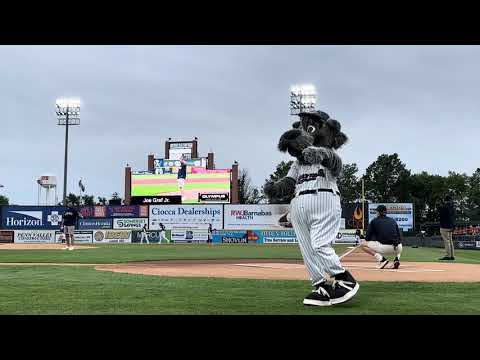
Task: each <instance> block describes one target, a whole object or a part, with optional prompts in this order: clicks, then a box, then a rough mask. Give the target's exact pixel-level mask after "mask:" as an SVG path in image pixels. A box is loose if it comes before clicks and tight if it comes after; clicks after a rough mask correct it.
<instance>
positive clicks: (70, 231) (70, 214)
mask: <svg viewBox="0 0 480 360" xmlns="http://www.w3.org/2000/svg"><path fill="white" fill-rule="evenodd" d="M79 218H83V216H82V214H80V213H79V212H78V210H77V209H76V208H75V207H73V204H71V203H68V204H67V209H66V210H65V213H64V214H63V217H62V224H61V228H63V233H64V234H65V240H66V242H67V246H66V247H65V250H73V249H74V247H73V241H74V235H75V225H76V224H77V220H78V219H79Z"/></svg>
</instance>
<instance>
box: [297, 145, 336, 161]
mask: <svg viewBox="0 0 480 360" xmlns="http://www.w3.org/2000/svg"><path fill="white" fill-rule="evenodd" d="M302 155H303V159H304V160H305V162H307V163H308V164H320V163H321V162H322V161H323V160H324V159H327V158H328V156H329V150H328V149H325V148H323V147H316V146H309V147H307V148H306V149H304V150H303V151H302Z"/></svg>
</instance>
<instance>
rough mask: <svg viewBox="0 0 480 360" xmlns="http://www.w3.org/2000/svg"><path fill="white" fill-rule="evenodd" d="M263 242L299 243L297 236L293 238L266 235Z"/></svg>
mask: <svg viewBox="0 0 480 360" xmlns="http://www.w3.org/2000/svg"><path fill="white" fill-rule="evenodd" d="M263 242H264V243H266V244H273V243H279V244H283V243H291V244H293V243H297V242H298V241H297V239H296V238H292V237H264V238H263Z"/></svg>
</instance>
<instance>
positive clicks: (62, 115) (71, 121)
mask: <svg viewBox="0 0 480 360" xmlns="http://www.w3.org/2000/svg"><path fill="white" fill-rule="evenodd" d="M55 106H56V114H57V118H58V125H62V126H65V161H64V167H63V205H64V206H66V205H67V167H68V127H69V126H70V125H80V100H79V99H77V98H60V99H57V101H56V103H55Z"/></svg>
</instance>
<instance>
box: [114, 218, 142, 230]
mask: <svg viewBox="0 0 480 360" xmlns="http://www.w3.org/2000/svg"><path fill="white" fill-rule="evenodd" d="M144 225H147V226H148V219H147V218H125V219H122V218H117V219H113V228H114V229H124V230H128V229H131V230H141V229H143V226H144Z"/></svg>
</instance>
